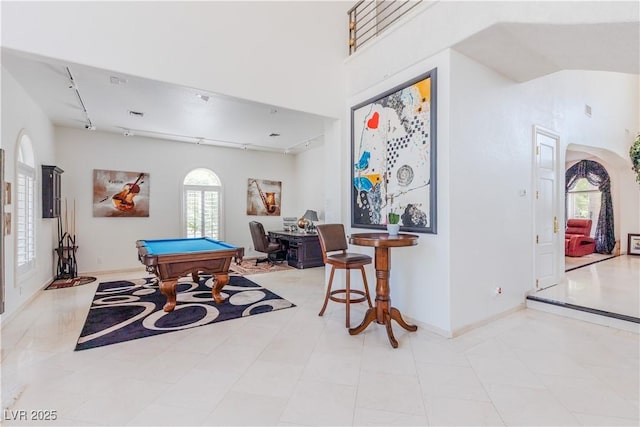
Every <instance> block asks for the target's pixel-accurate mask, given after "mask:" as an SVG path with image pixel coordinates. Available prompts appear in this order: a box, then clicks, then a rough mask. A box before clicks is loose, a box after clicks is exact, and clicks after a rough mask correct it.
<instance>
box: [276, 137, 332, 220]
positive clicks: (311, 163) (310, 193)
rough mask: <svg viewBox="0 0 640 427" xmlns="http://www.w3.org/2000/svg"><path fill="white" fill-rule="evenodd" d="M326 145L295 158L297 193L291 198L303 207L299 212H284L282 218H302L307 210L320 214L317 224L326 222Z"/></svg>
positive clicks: (304, 152) (316, 147)
mask: <svg viewBox="0 0 640 427" xmlns="http://www.w3.org/2000/svg"><path fill="white" fill-rule="evenodd" d="M324 150H325V147H324V145H318V146H314V147H312V148H310V149H308V150H305V151H303V152H302V153H299V154H297V155H296V156H295V157H294V174H295V177H296V178H295V179H296V184H297V185H296V193H295V194H294V195H292V196H291V197H292V198H293V199H294V200H295V205H296V206H299V207H302V209H299V210H298V211H291V212H283V213H282V216H295V217H297V218H300V217H301V216H302V215H303V214H304V213H305V212H306V210H307V209H312V210H314V211H316V212H317V213H318V219H319V221H317V222H316V223H317V224H322V223H324V222H325V207H324V196H325V188H324V183H325V179H324V177H325V173H324Z"/></svg>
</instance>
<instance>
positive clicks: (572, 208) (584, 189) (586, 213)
mask: <svg viewBox="0 0 640 427" xmlns="http://www.w3.org/2000/svg"><path fill="white" fill-rule="evenodd" d="M601 200H602V193H601V192H600V189H598V187H596V186H595V185H593V184H591V183H590V182H589V181H587V178H580V179H578V180H577V181H576V182H575V184H574V186H573V188H571V189H569V191H567V217H568V218H569V219H571V218H584V219H590V220H592V221H593V223H594V224H596V223H597V221H598V217H599V215H600V203H601ZM595 235H596V227H591V237H594V236H595Z"/></svg>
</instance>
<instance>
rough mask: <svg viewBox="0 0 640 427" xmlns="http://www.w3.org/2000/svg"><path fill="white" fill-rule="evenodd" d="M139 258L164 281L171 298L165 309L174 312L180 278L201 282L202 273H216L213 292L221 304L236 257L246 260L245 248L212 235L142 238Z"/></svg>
mask: <svg viewBox="0 0 640 427" xmlns="http://www.w3.org/2000/svg"><path fill="white" fill-rule="evenodd" d="M136 246H137V248H138V259H139V260H140V262H141V263H143V264H144V265H145V266H146V269H147V271H148V272H149V273H151V274H154V275H155V276H156V277H157V278H158V280H159V281H160V291H161V292H162V294H163V295H164V296H165V297H167V303H166V304H165V305H164V307H163V310H164V311H166V312H169V311H173V309H174V308H175V307H176V284H177V282H178V279H179V278H180V277H183V276H186V275H187V274H191V278H192V279H193V281H194V282H196V283H198V279H199V276H198V274H199V273H200V272H204V273H208V274H211V275H213V276H214V284H213V287H212V289H211V295H212V296H213V299H214V300H215V301H216V303H218V304H220V303H221V302H222V301H224V298H223V297H222V296H221V295H220V290H221V289H222V288H223V287H224V285H226V284H227V283H229V267H230V266H231V261H232V260H233V259H234V258H235V262H236V264H240V263H241V262H242V257H243V256H244V248H239V247H236V246H233V245H230V244H229V243H225V242H221V241H218V240H213V239H210V238H208V237H197V238H184V239H164V240H138V241H136Z"/></svg>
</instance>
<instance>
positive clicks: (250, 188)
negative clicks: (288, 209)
mask: <svg viewBox="0 0 640 427" xmlns="http://www.w3.org/2000/svg"><path fill="white" fill-rule="evenodd" d="M281 199H282V182H281V181H271V180H267V179H256V178H249V181H248V183H247V215H269V216H280V201H281Z"/></svg>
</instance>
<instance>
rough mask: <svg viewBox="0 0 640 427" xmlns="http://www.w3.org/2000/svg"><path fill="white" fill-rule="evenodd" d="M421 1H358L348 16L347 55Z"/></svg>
mask: <svg viewBox="0 0 640 427" xmlns="http://www.w3.org/2000/svg"><path fill="white" fill-rule="evenodd" d="M421 2H422V0H405V1H401V0H360V1H359V2H358V3H356V4H355V6H353V7H352V8H351V9H349V12H347V14H348V15H349V55H351V54H353V53H354V52H355V51H356V50H358V49H359V48H360V47H362V46H363V45H364V44H365V43H367V42H368V41H369V40H371V39H373V38H374V37H376V36H377V35H378V34H380V33H382V32H383V31H384V30H385V29H387V28H388V27H389V26H390V25H391V24H393V23H394V22H396V21H397V20H398V19H400V18H401V17H402V16H403V15H405V14H406V13H407V12H409V11H410V10H411V9H413V8H414V7H416V6H417V5H419V4H420V3H421Z"/></svg>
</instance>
